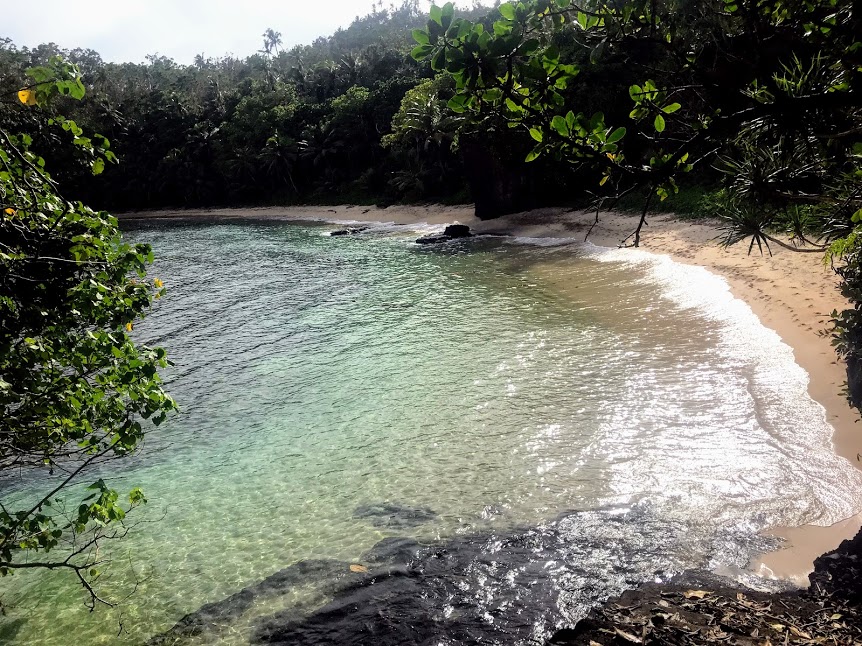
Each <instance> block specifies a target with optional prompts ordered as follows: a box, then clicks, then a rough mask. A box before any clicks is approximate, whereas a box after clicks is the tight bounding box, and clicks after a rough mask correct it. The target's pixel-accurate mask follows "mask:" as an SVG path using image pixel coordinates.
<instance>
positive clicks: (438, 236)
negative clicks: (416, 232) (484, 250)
mask: <svg viewBox="0 0 862 646" xmlns="http://www.w3.org/2000/svg"><path fill="white" fill-rule="evenodd" d="M472 237H473V234H472V233H470V227H468V226H467V225H466V224H450V225H449V226H447V227H446V228H445V229H444V230H443V233H435V234H434V235H430V236H424V237H422V238H419V239H418V240H416V244H437V243H440V242H449V240H454V239H455V238H472Z"/></svg>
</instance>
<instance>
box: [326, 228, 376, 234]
mask: <svg viewBox="0 0 862 646" xmlns="http://www.w3.org/2000/svg"><path fill="white" fill-rule="evenodd" d="M366 229H368V227H347V228H346V229H339V230H338V231H333V232H332V233H330V234H329V235H330V236H355V235H356V234H358V233H362V232H363V231H365V230H366Z"/></svg>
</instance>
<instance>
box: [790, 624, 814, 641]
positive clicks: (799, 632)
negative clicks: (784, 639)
mask: <svg viewBox="0 0 862 646" xmlns="http://www.w3.org/2000/svg"><path fill="white" fill-rule="evenodd" d="M790 632H792V633H793V634H794V635H796V636H797V637H801V638H802V639H811V635H809V634H808V633H807V632H805V631H804V630H799V628H797V627H796V626H791V627H790Z"/></svg>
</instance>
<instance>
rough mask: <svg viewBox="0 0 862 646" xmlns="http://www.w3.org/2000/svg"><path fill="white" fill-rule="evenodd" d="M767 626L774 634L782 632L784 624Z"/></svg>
mask: <svg viewBox="0 0 862 646" xmlns="http://www.w3.org/2000/svg"><path fill="white" fill-rule="evenodd" d="M769 626H770V627H771V628H772V630H774V631H776V632H779V633H782V632H784V624H769Z"/></svg>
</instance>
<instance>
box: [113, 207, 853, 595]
mask: <svg viewBox="0 0 862 646" xmlns="http://www.w3.org/2000/svg"><path fill="white" fill-rule="evenodd" d="M596 216H597V214H596V213H595V212H594V211H590V212H586V211H577V210H571V209H565V208H547V209H538V210H532V211H526V212H523V213H516V214H511V215H507V216H503V217H500V218H496V219H492V220H479V219H478V218H476V217H475V215H474V211H473V207H472V205H460V206H443V205H427V206H403V205H398V206H391V207H387V208H378V207H367V206H359V205H334V206H316V207H307V206H301V207H256V208H229V209H200V210H183V209H181V210H175V211H171V210H161V211H154V212H140V213H134V212H132V213H126V214H123V215H122V216H120V217H121V219H126V218H128V219H137V218H144V219H162V218H165V219H184V218H192V219H196V218H204V219H210V218H213V219H216V220H217V219H221V218H225V219H245V218H274V219H285V220H294V221H304V220H308V219H319V220H321V221H328V222H334V223H340V224H345V225H350V224H357V223H375V222H377V223H393V224H396V225H404V226H408V225H417V224H422V225H429V226H431V227H435V228H438V229H440V230H442V228H443V227H445V225H448V224H451V223H460V224H464V225H467V226H469V227H470V228H471V230H472V231H473V232H474V233H476V234H480V235H482V234H484V235H502V236H515V237H524V238H559V239H572V240H581V241H586V240H588V241H589V242H590V243H592V244H595V245H598V246H602V247H607V248H616V247H618V246H619V245H620V244H621V243H622V242H623V241H624V240H625V239H626V238H628V237H629V236H630V235H631V234H632V232H633V231H634V229H635V228H636V226H637V222H638V218H639V216H638V215H635V214H630V213H619V212H610V213H609V212H603V213H600V214H598V216H599V217H598V218H597V217H596ZM720 227H721V223H720V221H717V220H708V219H707V220H703V219H698V220H689V219H681V218H679V217H677V216H675V215H673V214H655V215H652V216H650V217H649V218H647V225H646V226H645V228H644V230H643V237H642V242H641V246H640V249H639V250H633V252H634V253H638V252H648V253H655V254H663V255H667V256H668V257H669V258H671V259H672V260H674V261H676V262H678V263H681V264H683V265H693V266H700V267H704V268H706V269H707V270H709V271H710V272H712V273H714V274H716V275H718V276H721V277H722V278H723V279H724V280H726V281H727V284H728V286H729V287H730V291H731V293H732V294H733V295H734V296H735V297H737V298H739V299H741V300H742V301H744V302H745V303H746V304H747V305H748V306H749V307H750V308H751V310H752V311H753V312H754V313H755V314H756V315H757V317H758V318H759V319H760V320H761V321H762V323H763V324H764V325H765V326H766V327H767V328H770V329H773V330H775V331H776V332H777V333H778V334H779V336H780V337H781V339H782V340H783V341H784V342H785V343H786V344H787V345H789V346H790V347H791V348H792V349H793V354H794V357H795V360H796V362H797V363H798V364H799V365H800V366H801V367H802V368H803V369H805V371H806V372H807V373H808V374H809V376H810V381H809V387H808V392H809V394H810V395H811V397H812V399H814V400H815V401H817V402H818V403H820V404H821V405H822V406H823V407H824V409H825V411H826V415H827V419H828V421H829V423H830V424H831V425H832V426H833V427H834V429H835V433H834V435H833V443H834V446H835V452H836V453H837V454H838V455H839V456H841V457H843V458H846V459H847V460H848V461H849V462H851V463H852V464H853V465H854V466H856V467H857V468H859V469H862V457H860V456H862V433H860V432H859V429H860V426H859V414H858V412H857V411H855V410H853V409H852V408H851V407H850V406H849V404H848V402H847V399H846V397H845V396H844V395H843V391H844V387H845V382H846V366H845V364H844V362H843V361H841V360H840V359H838V357H836V356H835V351H834V349H833V347H832V344H831V337H830V335H829V334H828V329H829V322H830V319H831V313H832V312H833V311H835V310H838V311H841V310H842V309H845V308H846V307H848V306H849V304H848V302H847V301H846V300H845V299H844V298H843V297H842V296H841V294H840V293H839V291H838V277H837V276H836V275H835V273H834V272H833V271H832V269H831V268H830V267H828V266H826V265H825V264H824V263H823V257H822V256H821V255H820V254H812V253H794V252H792V251H788V250H787V249H783V248H781V247H778V246H777V245H772V248H771V250H769V251H765V253H763V254H760V253H758V252H757V251H756V250H755V251H753V252H752V253H748V248H747V245H746V244H738V245H735V246H733V247H729V248H725V247H722V246H721V245H720V244H719V238H720V236H721V234H722V231H721V228H720ZM629 242H630V241H629ZM622 253H625V251H623V252H622ZM860 528H862V514H859V515H856V516H853V517H850V518H846V519H843V520H841V521H840V522H839V523H836V524H834V525H827V526H821V525H806V526H802V527H776V528H773V529H772V530H771V531H770V532H769V535H771V536H775V537H778V538H780V539H782V540H783V541H784V542H785V546H784V547H783V548H782V549H781V550H778V551H775V552H770V553H768V554H765V555H763V557H762V558H759V559H757V560H755V561H753V562H752V564H751V567H752V569H753V570H754V571H756V572H757V573H758V574H759V575H762V576H765V577H777V578H783V579H787V580H790V581H792V582H794V584H796V585H800V586H803V587H804V586H807V585H808V578H807V577H808V574H809V573H810V572H811V571H812V570H813V564H814V559H816V558H817V557H818V556H820V555H821V554H823V553H825V552H828V551H830V550H833V549H835V548H836V547H838V545H839V544H840V543H841V541H843V540H846V539H850V538H852V537H853V536H855V534H856V533H857V532H858V531H859V529H860Z"/></svg>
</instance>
